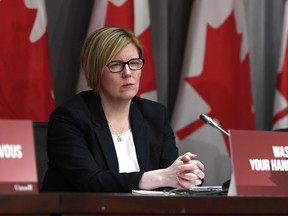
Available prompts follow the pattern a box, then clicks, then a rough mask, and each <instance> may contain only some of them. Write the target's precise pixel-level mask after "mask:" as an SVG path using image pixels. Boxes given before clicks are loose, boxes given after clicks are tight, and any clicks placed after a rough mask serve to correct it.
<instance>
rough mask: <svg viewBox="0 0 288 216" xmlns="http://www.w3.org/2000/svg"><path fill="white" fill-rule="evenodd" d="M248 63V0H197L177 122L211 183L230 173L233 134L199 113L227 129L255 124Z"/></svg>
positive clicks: (181, 144)
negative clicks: (216, 125) (246, 20)
mask: <svg viewBox="0 0 288 216" xmlns="http://www.w3.org/2000/svg"><path fill="white" fill-rule="evenodd" d="M249 67H250V66H249V49H248V46H247V32H246V24H245V14H244V5H243V1H242V0H217V1H210V0H196V1H195V2H194V4H193V5H192V15H191V19H190V26H189V30H188V36H187V42H186V51H185V57H184V62H183V67H182V72H181V79H180V85H179V86H180V87H179V91H178V96H177V101H176V106H175V109H174V113H173V117H172V126H173V128H174V131H175V133H176V137H177V141H178V142H177V143H178V148H179V150H180V152H182V153H183V152H186V151H190V152H194V153H196V154H198V158H199V159H200V160H201V161H203V162H204V164H205V170H206V171H205V172H206V177H205V184H207V185H209V184H213V185H215V184H222V183H223V182H224V181H226V180H227V179H229V178H230V177H231V161H230V159H229V153H230V149H229V139H228V136H227V135H225V134H223V133H221V132H220V131H218V130H216V129H215V128H212V127H210V126H207V125H205V124H204V122H202V120H200V119H199V116H200V114H202V113H203V114H207V115H208V116H210V117H211V118H213V119H214V120H215V121H216V122H218V124H219V125H220V127H222V128H223V129H225V130H228V129H255V119H254V113H253V102H252V92H251V86H250V69H249Z"/></svg>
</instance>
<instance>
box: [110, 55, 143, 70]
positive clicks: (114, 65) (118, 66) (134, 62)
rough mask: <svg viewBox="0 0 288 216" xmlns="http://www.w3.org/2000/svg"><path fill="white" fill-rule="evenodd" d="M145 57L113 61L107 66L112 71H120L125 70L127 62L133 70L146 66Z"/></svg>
mask: <svg viewBox="0 0 288 216" xmlns="http://www.w3.org/2000/svg"><path fill="white" fill-rule="evenodd" d="M144 62H145V60H144V59H141V58H133V59H130V60H129V61H127V62H123V61H111V62H109V63H108V64H107V65H106V66H107V68H108V69H109V71H110V72H112V73H120V72H122V71H123V69H124V67H125V65H126V64H127V65H128V67H129V69H130V70H131V71H137V70H140V69H142V68H143V66H144Z"/></svg>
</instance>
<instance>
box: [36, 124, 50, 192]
mask: <svg viewBox="0 0 288 216" xmlns="http://www.w3.org/2000/svg"><path fill="white" fill-rule="evenodd" d="M47 127H48V123H47V122H33V129H34V141H35V154H36V165H37V174H38V188H39V191H41V186H42V182H43V178H44V175H45V172H46V170H47V162H48V157H47V152H46V136H47Z"/></svg>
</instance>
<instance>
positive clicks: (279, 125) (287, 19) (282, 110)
mask: <svg viewBox="0 0 288 216" xmlns="http://www.w3.org/2000/svg"><path fill="white" fill-rule="evenodd" d="M287 39H288V1H286V3H285V10H284V19H283V31H282V46H281V54H280V62H279V69H278V75H277V83H276V92H275V102H274V116H273V129H274V130H275V129H285V128H288V43H287Z"/></svg>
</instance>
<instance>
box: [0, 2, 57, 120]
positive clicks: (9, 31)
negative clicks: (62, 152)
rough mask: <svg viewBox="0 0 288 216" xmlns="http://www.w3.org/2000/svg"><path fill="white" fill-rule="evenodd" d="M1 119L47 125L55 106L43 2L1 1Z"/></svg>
mask: <svg viewBox="0 0 288 216" xmlns="http://www.w3.org/2000/svg"><path fill="white" fill-rule="evenodd" d="M0 14H1V19H0V20H1V21H0V22H1V34H0V41H1V43H0V118H7V119H31V120H33V121H39V122H41V121H44V122H45V121H48V117H49V115H50V112H51V111H52V109H53V108H54V106H55V101H54V99H53V94H52V82H51V69H50V58H49V51H48V34H47V18H46V9H45V1H44V0H36V1H35V0H25V1H24V0H18V1H11V0H2V1H0Z"/></svg>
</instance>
